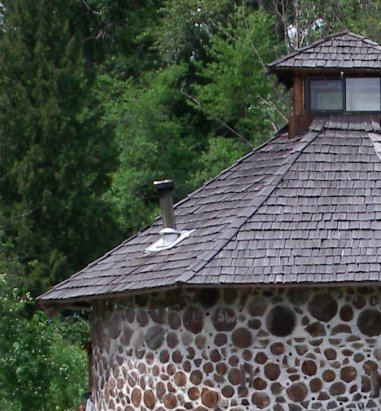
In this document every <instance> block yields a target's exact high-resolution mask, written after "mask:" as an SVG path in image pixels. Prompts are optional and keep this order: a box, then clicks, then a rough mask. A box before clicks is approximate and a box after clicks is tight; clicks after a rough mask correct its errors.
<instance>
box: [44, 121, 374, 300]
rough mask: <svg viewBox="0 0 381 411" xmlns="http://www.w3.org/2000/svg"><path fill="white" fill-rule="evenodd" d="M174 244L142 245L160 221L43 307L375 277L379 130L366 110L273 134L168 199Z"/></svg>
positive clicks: (73, 279)
mask: <svg viewBox="0 0 381 411" xmlns="http://www.w3.org/2000/svg"><path fill="white" fill-rule="evenodd" d="M175 212H176V219H177V224H178V227H179V228H180V229H195V231H194V232H193V234H192V235H191V236H189V237H188V238H187V239H185V240H184V241H183V242H181V243H180V244H178V245H177V246H176V247H174V248H172V249H170V250H165V251H160V252H158V253H154V254H146V253H145V252H144V251H145V249H146V247H147V246H148V245H149V244H152V243H153V242H154V241H156V240H157V238H158V232H159V230H160V228H161V225H162V223H161V220H160V219H157V220H156V221H155V222H154V223H153V224H152V225H151V226H150V227H148V228H147V229H145V230H143V231H142V232H140V233H139V234H137V235H136V236H134V237H132V238H130V239H128V240H126V241H125V242H123V243H122V244H121V245H119V246H118V247H116V248H115V249H114V250H112V251H110V252H109V253H107V254H106V255H105V256H103V257H102V258H100V259H99V260H97V261H95V262H93V263H92V264H90V265H89V266H88V267H86V268H84V269H83V270H81V271H80V272H78V273H77V274H74V275H73V276H72V277H70V278H69V279H68V280H66V281H64V282H62V283H61V284H58V285H56V286H55V287H54V288H53V289H52V290H50V291H48V292H47V293H45V294H44V295H42V296H41V297H40V302H41V303H43V304H45V305H49V304H53V303H60V302H62V303H64V302H66V301H72V300H87V299H92V298H102V297H109V296H115V295H121V294H127V293H131V292H144V291H147V290H154V289H161V288H171V287H177V286H189V287H192V286H220V285H236V286H238V285H244V286H247V285H253V286H259V285H291V284H338V283H360V282H361V283H368V282H369V283H370V282H378V281H380V280H381V251H380V247H379V243H380V240H381V131H380V124H379V122H378V121H376V120H375V119H373V118H372V117H370V116H359V115H357V116H334V117H327V118H318V119H315V120H314V121H313V123H312V124H311V126H310V128H309V130H308V132H307V133H305V134H304V135H302V136H299V137H297V138H294V139H290V138H288V135H287V134H286V133H282V132H280V133H278V134H277V135H275V136H274V137H273V138H272V139H271V140H270V141H269V142H267V143H266V144H264V145H262V146H261V147H259V148H257V149H255V150H254V151H252V152H251V153H249V154H248V155H246V156H245V157H243V158H241V159H240V160H239V161H238V162H237V163H236V164H234V165H233V166H232V167H230V168H229V169H227V170H225V171H224V172H222V173H221V174H220V175H219V176H217V177H216V178H214V179H213V180H211V181H209V182H208V183H206V184H205V185H203V186H202V187H200V188H199V189H198V190H196V191H195V192H193V193H192V194H190V195H189V196H188V197H187V198H185V199H184V200H182V201H181V202H179V203H178V204H177V205H176V209H175Z"/></svg>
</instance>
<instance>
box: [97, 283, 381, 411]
mask: <svg viewBox="0 0 381 411" xmlns="http://www.w3.org/2000/svg"><path fill="white" fill-rule="evenodd" d="M380 295H381V290H380V289H379V288H373V287H369V288H368V287H362V288H334V289H329V288H325V289H322V288H320V289H311V288H310V289H309V288H288V289H284V288H278V289H263V290H258V289H256V290H254V289H235V290H234V289H224V290H211V289H206V290H197V291H195V290H184V291H178V290H177V291H171V292H167V293H158V294H151V295H144V296H138V297H130V298H126V299H123V300H118V301H117V302H115V301H113V302H111V301H109V302H106V303H97V304H96V305H95V306H94V317H93V322H92V324H93V325H92V343H93V367H92V368H93V371H92V384H93V400H94V402H95V405H96V409H97V410H118V411H122V410H124V411H130V410H158V411H159V410H196V411H201V410H205V411H206V410H231V411H238V410H242V411H243V410H257V409H263V410H275V411H281V410H290V411H297V410H346V409H350V410H360V409H361V410H363V409H366V410H372V409H374V410H380V409H381V405H380V404H381V402H380V399H379V398H378V393H377V387H378V381H379V378H378V373H379V361H380V360H381V338H380V334H381V298H380Z"/></svg>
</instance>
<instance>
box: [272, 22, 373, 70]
mask: <svg viewBox="0 0 381 411" xmlns="http://www.w3.org/2000/svg"><path fill="white" fill-rule="evenodd" d="M346 34H347V35H349V36H352V37H355V38H356V39H358V40H361V41H363V42H364V43H366V44H367V45H369V46H371V47H373V48H375V49H377V50H378V51H381V46H380V44H378V43H377V42H375V41H373V40H371V39H370V38H369V37H366V36H363V35H362V34H357V33H353V32H352V31H350V30H343V31H340V32H337V33H333V34H331V35H329V36H326V37H322V38H320V39H318V40H316V41H314V42H312V43H311V44H308V45H307V46H303V47H300V48H298V49H297V50H295V51H294V52H292V53H290V54H287V55H285V56H282V57H280V58H279V59H277V60H274V61H272V62H271V63H269V64H268V65H267V67H268V68H269V69H274V68H275V66H276V65H278V64H279V63H283V62H285V61H286V60H288V59H290V58H292V57H295V56H297V55H298V54H301V53H303V52H304V51H306V50H308V49H310V48H313V47H316V46H318V45H319V44H321V43H324V42H325V41H328V40H331V39H333V38H336V37H340V36H344V35H346Z"/></svg>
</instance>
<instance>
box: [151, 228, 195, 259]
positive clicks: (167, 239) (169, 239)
mask: <svg viewBox="0 0 381 411" xmlns="http://www.w3.org/2000/svg"><path fill="white" fill-rule="evenodd" d="M193 231H194V230H176V229H174V228H163V229H162V230H160V232H159V234H160V238H159V240H157V241H155V242H154V243H153V244H151V245H150V246H148V247H147V248H146V249H145V253H154V252H157V251H161V250H169V249H170V248H172V247H174V246H175V245H176V244H178V243H179V242H180V241H183V240H184V239H185V238H187V237H189V236H190V235H191V234H192V233H193Z"/></svg>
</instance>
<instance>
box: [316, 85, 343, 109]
mask: <svg viewBox="0 0 381 411" xmlns="http://www.w3.org/2000/svg"><path fill="white" fill-rule="evenodd" d="M343 104H344V90H343V82H342V81H341V80H310V110H311V111H340V110H344V107H343Z"/></svg>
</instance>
